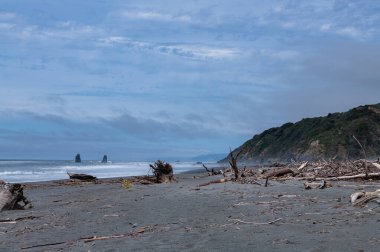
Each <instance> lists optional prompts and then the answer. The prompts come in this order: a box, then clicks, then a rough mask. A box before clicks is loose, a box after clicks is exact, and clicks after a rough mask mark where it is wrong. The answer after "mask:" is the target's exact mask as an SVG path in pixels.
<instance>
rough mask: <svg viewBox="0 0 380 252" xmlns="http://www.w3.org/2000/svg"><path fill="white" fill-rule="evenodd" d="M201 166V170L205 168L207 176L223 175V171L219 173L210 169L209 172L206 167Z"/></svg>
mask: <svg viewBox="0 0 380 252" xmlns="http://www.w3.org/2000/svg"><path fill="white" fill-rule="evenodd" d="M202 166H203V168H205V170H206V172H208V175H209V176H212V175H220V174H222V175H223V174H224V173H223V171H221V170H220V171H215V170H214V168H211V170H209V169H208V168H207V166H206V165H205V164H203V163H202Z"/></svg>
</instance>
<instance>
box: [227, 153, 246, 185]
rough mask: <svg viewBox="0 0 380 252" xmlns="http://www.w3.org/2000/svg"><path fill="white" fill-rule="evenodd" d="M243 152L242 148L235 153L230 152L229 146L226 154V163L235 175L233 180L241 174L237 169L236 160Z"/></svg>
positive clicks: (237, 178)
mask: <svg viewBox="0 0 380 252" xmlns="http://www.w3.org/2000/svg"><path fill="white" fill-rule="evenodd" d="M242 153H243V149H241V150H239V151H238V152H237V153H236V154H235V155H234V154H233V153H232V150H231V148H230V154H229V155H228V163H229V164H230V166H231V169H232V171H233V172H234V175H235V180H239V179H240V178H241V174H240V171H239V168H238V166H237V160H238V158H239V156H240V155H241V154H242Z"/></svg>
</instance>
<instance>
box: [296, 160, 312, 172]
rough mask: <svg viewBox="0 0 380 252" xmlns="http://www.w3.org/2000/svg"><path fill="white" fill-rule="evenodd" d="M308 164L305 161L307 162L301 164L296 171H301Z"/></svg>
mask: <svg viewBox="0 0 380 252" xmlns="http://www.w3.org/2000/svg"><path fill="white" fill-rule="evenodd" d="M308 163H309V162H308V161H307V162H305V163H303V164H301V165H300V167H298V168H297V169H298V171H302V169H303V168H305V167H306V165H307V164H308Z"/></svg>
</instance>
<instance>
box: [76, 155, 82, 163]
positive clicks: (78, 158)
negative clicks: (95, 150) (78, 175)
mask: <svg viewBox="0 0 380 252" xmlns="http://www.w3.org/2000/svg"><path fill="white" fill-rule="evenodd" d="M81 162H82V159H81V158H80V154H79V153H78V154H77V155H76V156H75V163H81Z"/></svg>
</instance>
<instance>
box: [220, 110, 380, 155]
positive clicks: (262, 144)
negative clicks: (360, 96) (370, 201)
mask: <svg viewBox="0 0 380 252" xmlns="http://www.w3.org/2000/svg"><path fill="white" fill-rule="evenodd" d="M353 135H355V136H356V137H357V138H358V140H359V141H360V142H361V143H362V145H363V146H364V148H365V150H366V152H367V156H368V157H377V156H379V155H380V104H375V105H366V106H360V107H357V108H354V109H351V110H349V111H348V112H344V113H333V114H328V115H327V116H325V117H316V118H305V119H303V120H301V121H299V122H297V123H294V124H293V123H286V124H284V125H282V126H281V127H277V128H271V129H268V130H266V131H264V132H262V133H261V134H259V135H255V136H254V137H253V138H252V139H250V140H248V141H247V142H245V143H244V144H243V145H241V146H240V147H238V148H237V149H235V150H234V151H233V153H237V152H239V151H240V150H243V151H242V154H241V156H240V160H250V161H253V162H275V161H290V160H292V159H293V160H319V159H326V160H327V159H332V158H335V159H336V160H347V159H357V158H362V157H363V153H362V150H361V148H360V146H359V145H358V144H357V143H356V141H355V140H354V139H353V137H352V136H353ZM222 161H226V159H225V160H222Z"/></svg>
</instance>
